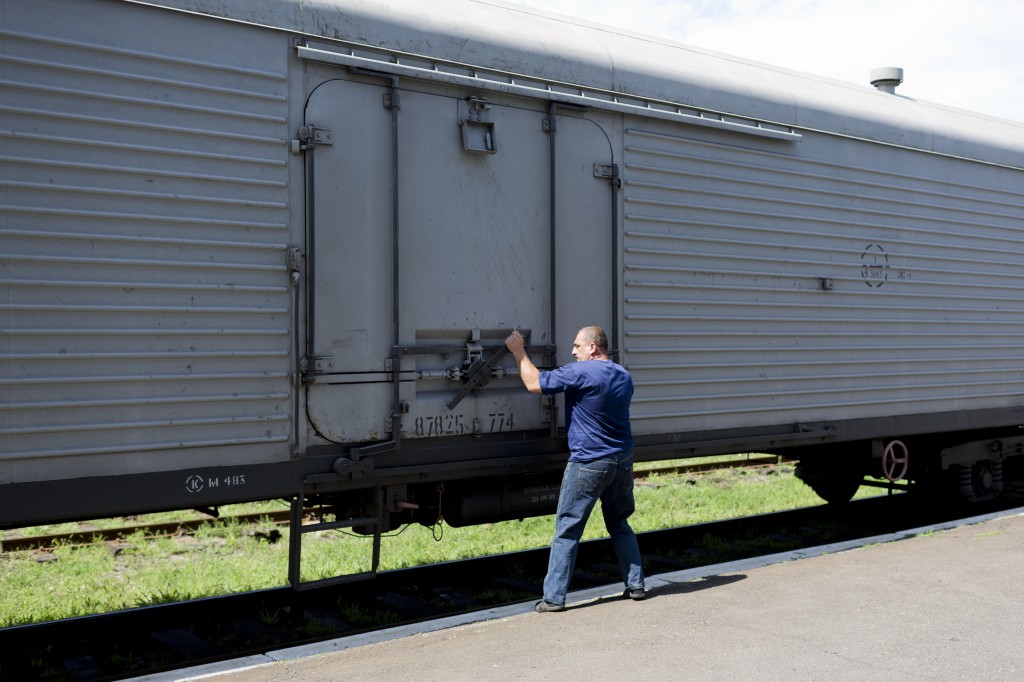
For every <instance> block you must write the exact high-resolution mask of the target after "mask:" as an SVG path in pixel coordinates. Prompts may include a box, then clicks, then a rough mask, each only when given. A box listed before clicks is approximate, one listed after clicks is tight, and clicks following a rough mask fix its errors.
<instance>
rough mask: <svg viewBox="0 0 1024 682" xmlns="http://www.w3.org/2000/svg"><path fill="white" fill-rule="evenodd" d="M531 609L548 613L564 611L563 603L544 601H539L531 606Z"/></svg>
mask: <svg viewBox="0 0 1024 682" xmlns="http://www.w3.org/2000/svg"><path fill="white" fill-rule="evenodd" d="M533 610H534V611H536V612H537V613H549V612H552V613H553V612H555V611H565V605H564V604H549V603H547V602H546V601H539V602H537V605H536V606H534V607H533Z"/></svg>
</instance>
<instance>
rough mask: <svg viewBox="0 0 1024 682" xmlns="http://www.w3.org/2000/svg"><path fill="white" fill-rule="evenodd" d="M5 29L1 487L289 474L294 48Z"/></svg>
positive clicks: (127, 26)
mask: <svg viewBox="0 0 1024 682" xmlns="http://www.w3.org/2000/svg"><path fill="white" fill-rule="evenodd" d="M71 15H73V18H72V16H71ZM58 16H59V18H60V20H59V21H57V20H55V18H57V17H58ZM4 19H5V23H4V26H3V32H4V33H3V45H4V47H3V53H2V55H0V60H2V61H3V63H4V67H3V68H4V71H3V72H4V81H5V82H4V85H3V88H2V90H0V109H2V112H3V119H2V121H3V123H2V125H0V140H2V149H3V175H2V180H0V182H2V186H3V192H2V194H0V203H2V213H0V216H2V218H0V221H2V222H0V251H2V254H3V255H2V262H0V287H2V288H0V292H2V293H0V315H2V318H0V319H2V323H0V327H2V329H0V367H2V370H0V432H2V435H0V483H8V482H11V481H30V480H38V479H46V478H64V477H74V476H78V475H103V474H109V473H129V472H145V471H159V470H164V469H169V468H182V467H188V466H195V465H199V464H204V465H209V464H211V463H216V464H218V465H228V464H233V463H239V462H261V461H272V460H279V459H282V458H287V457H288V456H289V453H290V447H289V440H290V438H291V434H292V428H291V425H290V423H289V419H290V412H291V407H290V406H291V395H292V389H291V386H290V377H289V369H290V360H289V357H290V348H291V345H292V342H291V340H290V336H289V331H290V317H291V314H290V309H291V307H290V303H289V301H290V299H291V297H292V294H291V292H290V288H289V273H288V269H287V248H286V247H287V245H288V243H289V236H288V208H289V207H288V195H287V187H288V167H287V137H288V134H287V128H286V114H287V100H286V95H287V88H286V78H285V75H286V59H287V56H288V52H287V48H288V44H287V42H286V40H285V38H284V37H283V36H280V35H277V34H274V33H270V32H265V31H259V30H255V29H251V28H247V27H242V26H238V25H229V24H225V23H224V22H216V21H207V20H196V19H195V17H189V16H187V15H183V14H178V13H172V12H166V11H162V10H153V9H150V8H143V7H138V6H132V5H128V4H122V3H117V4H115V3H108V2H88V3H85V2H82V3H72V4H69V3H55V2H48V1H42V2H36V1H34V0H33V1H28V0H25V1H12V2H5V8H4Z"/></svg>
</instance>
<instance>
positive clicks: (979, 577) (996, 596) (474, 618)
mask: <svg viewBox="0 0 1024 682" xmlns="http://www.w3.org/2000/svg"><path fill="white" fill-rule="evenodd" d="M1022 514H1024V509H1018V510H1014V511H1011V512H1005V513H1003V514H999V515H991V516H985V517H977V518H975V519H972V520H971V521H970V523H969V525H962V526H959V527H954V528H951V529H950V528H949V525H945V526H938V527H930V528H926V529H915V530H913V531H907V532H905V533H900V534H896V535H889V536H882V537H878V538H873V539H869V540H868V541H866V542H862V543H844V544H839V545H832V546H825V547H820V548H815V549H814V550H809V551H804V552H800V553H796V554H790V553H787V554H782V555H776V556H773V557H763V558H760V559H758V560H754V561H749V562H735V563H732V564H720V565H718V566H715V567H705V568H702V569H696V570H692V571H680V572H678V573H671V574H665V575H660V576H655V577H652V578H649V579H648V587H649V588H650V589H651V595H650V598H649V599H647V600H646V601H642V602H631V601H629V600H625V599H622V598H621V597H620V596H618V595H619V593H620V591H621V589H622V588H621V586H610V587H607V588H601V589H595V590H588V591H585V592H575V593H572V594H571V595H570V599H569V602H570V606H571V607H570V608H569V609H567V610H566V611H564V612H561V613H546V614H538V613H533V612H532V610H531V609H532V603H531V604H529V605H517V606H515V607H505V608H502V609H493V610H490V611H485V612H481V613H478V614H471V615H470V616H462V617H459V618H454V619H449V620H447V621H441V622H438V623H436V624H433V625H431V627H434V628H435V629H434V630H433V631H430V632H423V628H424V626H423V625H419V626H416V627H415V628H396V629H394V630H391V631H387V632H383V633H374V634H373V635H367V636H365V637H362V638H359V639H356V640H352V639H345V640H337V641H334V642H326V643H322V644H319V645H316V646H310V647H298V648H295V649H287V650H282V651H277V652H271V653H270V654H268V655H266V656H259V657H254V658H251V659H247V660H244V661H233V662H231V663H225V664H219V665H217V666H211V667H206V668H200V669H192V670H190V671H181V672H179V673H178V674H177V675H176V676H151V677H148V678H142V679H147V680H170V679H177V680H183V679H206V680H211V682H242V681H245V682H264V681H275V682H276V681H278V680H302V681H303V682H319V681H323V682H327V681H331V682H334V681H336V680H346V681H348V680H367V681H370V680H372V681H373V682H379V681H380V680H416V681H417V682H430V681H434V680H437V681H439V682H440V681H441V680H444V681H450V680H545V681H549V680H553V679H578V680H681V679H699V680H728V681H729V682H735V681H736V680H857V681H858V682H862V681H865V680H886V681H889V680H972V681H974V680H1019V679H1024V515H1022ZM897 540H899V541H897ZM857 545H862V546H860V547H857Z"/></svg>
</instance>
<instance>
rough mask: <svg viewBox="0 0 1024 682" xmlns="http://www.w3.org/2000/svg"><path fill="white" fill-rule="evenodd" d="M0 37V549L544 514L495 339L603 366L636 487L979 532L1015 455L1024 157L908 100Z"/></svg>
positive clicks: (387, 32) (520, 398) (172, 26)
mask: <svg viewBox="0 0 1024 682" xmlns="http://www.w3.org/2000/svg"><path fill="white" fill-rule="evenodd" d="M0 19H2V21H3V24H2V27H0V37H2V42H0V61H2V64H3V67H2V70H0V74H2V76H0V78H2V79H3V86H2V89H0V156H2V167H0V168H2V174H0V182H2V186H3V193H2V194H0V203H2V213H0V216H2V218H0V253H2V262H0V287H2V288H0V363H2V364H0V386H2V389H0V526H3V527H16V526H19V525H30V524H38V523H45V522H50V521H55V520H63V519H80V518H88V517H95V516H104V515H120V514H127V513H136V512H143V511H149V510H157V509H177V508H209V507H215V506H217V505H221V504H226V503H229V502H236V501H245V500H260V499H272V498H278V497H284V498H287V499H290V500H292V501H293V502H292V505H293V511H294V522H295V524H296V528H297V527H298V523H299V520H300V518H301V510H302V507H303V504H305V503H310V502H320V503H325V504H328V505H330V506H331V507H332V509H333V511H334V517H333V518H334V519H335V520H334V524H335V525H340V526H352V527H356V528H358V529H360V530H361V531H364V532H367V533H373V534H376V536H377V538H378V539H379V534H380V532H381V531H382V530H387V529H389V528H391V527H393V526H394V525H396V524H399V523H404V522H407V521H409V520H414V521H418V522H421V523H425V524H428V525H429V524H431V523H433V522H435V521H436V520H437V519H438V518H439V517H441V516H443V517H444V518H445V519H446V520H447V521H448V522H449V523H466V524H470V523H479V522H484V521H492V520H496V519H503V518H518V517H522V516H528V515H534V514H542V513H548V512H550V511H551V509H552V507H553V497H554V491H555V490H556V489H557V485H558V472H559V471H560V468H561V463H562V461H563V460H564V458H565V444H564V439H563V437H562V435H563V434H562V433H561V431H560V427H561V426H562V425H563V421H564V420H563V415H562V410H561V407H560V405H561V404H560V402H559V400H552V399H551V398H542V397H538V396H533V395H530V394H528V393H527V392H526V391H525V390H523V388H522V386H521V383H520V381H519V379H518V377H517V376H516V375H515V367H514V364H513V363H512V362H511V358H510V357H507V356H505V357H502V354H501V351H502V349H503V339H504V338H505V336H506V335H507V334H508V333H509V332H510V330H511V329H512V328H513V326H518V327H519V328H520V329H522V330H524V332H525V333H526V334H527V335H528V342H529V346H530V352H531V355H532V357H533V358H534V360H535V362H536V363H537V364H538V365H540V366H543V367H553V366H556V365H558V364H561V363H565V362H568V361H570V360H571V359H572V358H571V356H570V353H569V351H570V346H571V343H570V342H571V339H572V338H573V336H574V335H575V333H576V330H577V329H578V328H580V327H581V326H584V325H588V324H598V325H601V326H603V327H605V328H606V330H607V331H608V332H609V334H610V337H611V341H612V345H613V346H614V352H615V357H616V359H617V360H618V361H619V362H621V363H622V364H623V365H625V366H626V367H627V368H628V369H629V370H630V372H631V373H632V374H633V377H634V380H635V382H636V396H635V400H634V402H633V411H632V418H633V427H634V433H635V436H636V440H637V450H636V452H637V457H638V459H641V460H644V459H648V460H650V459H664V458H671V457H680V456H691V455H706V454H720V453H735V452H748V451H761V452H769V453H778V454H784V455H787V456H791V457H794V458H798V459H799V461H800V466H799V473H800V475H801V476H802V477H803V478H804V479H805V480H806V481H807V482H808V483H810V484H811V485H812V486H813V487H814V488H815V490H817V491H818V492H819V493H820V494H821V495H822V496H823V497H825V498H826V499H830V500H844V499H847V498H849V496H850V495H852V493H853V491H854V490H855V488H856V487H857V485H858V484H859V483H860V481H861V480H862V479H863V477H864V476H865V475H866V474H878V475H886V476H888V477H889V478H890V479H893V480H894V481H903V482H907V481H909V482H910V483H912V484H913V486H912V487H922V488H927V489H930V490H945V489H949V490H952V491H953V492H955V493H957V494H960V495H963V496H966V497H969V498H975V499H977V498H985V497H989V496H992V495H994V494H997V493H998V492H999V490H1000V488H1001V486H1002V470H1003V464H1004V461H1005V460H1007V459H1009V458H1010V457H1011V456H1013V455H1016V454H1019V453H1020V452H1021V451H1022V447H1024V439H1022V437H1021V435H1020V430H1019V426H1018V425H1019V424H1022V423H1024V391H1022V388H1021V387H1022V372H1024V370H1022V359H1024V334H1022V331H1024V297H1022V295H1021V294H1022V292H1024V270H1022V267H1021V263H1022V260H1024V170H1022V168H1024V126H1022V125H1019V124H1015V123H1012V122H1008V121H1002V120H996V119H992V118H986V117H983V116H979V115H976V114H972V113H968V112H965V111H959V110H954V109H951V108H947V107H942V106H937V105H933V104H928V103H924V102H917V101H914V100H913V99H911V98H908V97H905V96H902V95H901V94H900V93H899V91H898V90H896V91H894V85H895V82H896V81H898V80H899V73H898V72H896V71H895V70H888V71H884V72H881V73H880V74H879V75H878V81H879V86H880V87H879V88H877V89H876V88H871V87H869V86H868V85H865V86H863V87H861V86H855V85H849V84H845V83H838V82H833V81H829V80H826V79H823V78H819V77H814V76H809V75H805V74H798V73H793V72H789V71H786V70H784V69H780V68H774V67H771V66H766V65H762V64H755V63H750V62H746V61H743V60H739V59H735V58H726V57H724V56H721V55H717V54H714V53H711V52H707V51H704V50H700V49H696V48H692V47H686V46H682V45H677V44H671V43H668V42H666V41H662V40H657V39H651V38H647V37H640V36H636V35H632V34H629V33H627V32H625V31H621V30H617V29H613V28H607V27H599V26H594V25H590V24H586V23H584V22H580V21H574V20H570V19H566V18H559V17H554V16H551V15H547V14H544V13H542V12H538V11H535V10H531V9H526V8H523V7H518V6H516V5H512V4H504V3H502V2H496V1H494V2H492V1H488V2H477V1H472V0H441V1H433V2H429V3H424V2H414V1H411V0H408V1H400V0H386V1H383V2H375V3H366V2H358V1H356V0H330V1H328V0H302V1H301V2H300V1H297V0H294V1H287V2H282V1H275V0H252V1H249V2H245V3H239V2H230V1H228V0H154V1H153V2H127V1H121V0H3V9H2V11H0ZM442 490H443V495H442V494H441V491H442ZM300 535H301V534H300V533H297V532H296V533H293V534H292V537H293V548H292V549H293V566H292V574H291V578H292V580H293V582H296V583H298V582H299V579H298V578H299V569H298V563H299V559H298V557H299V552H300V543H299V542H298V540H297V538H298V537H300Z"/></svg>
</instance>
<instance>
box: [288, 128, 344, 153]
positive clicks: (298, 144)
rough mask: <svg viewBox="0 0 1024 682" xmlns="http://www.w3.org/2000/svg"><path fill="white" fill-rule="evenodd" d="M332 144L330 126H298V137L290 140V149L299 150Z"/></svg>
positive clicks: (332, 135) (332, 137) (332, 138)
mask: <svg viewBox="0 0 1024 682" xmlns="http://www.w3.org/2000/svg"><path fill="white" fill-rule="evenodd" d="M332 144H334V133H333V132H331V129H330V128H317V127H316V126H313V125H308V126H302V127H301V128H299V139H297V140H292V151H295V152H301V151H305V150H307V149H312V148H313V147H316V146H318V145H332Z"/></svg>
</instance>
